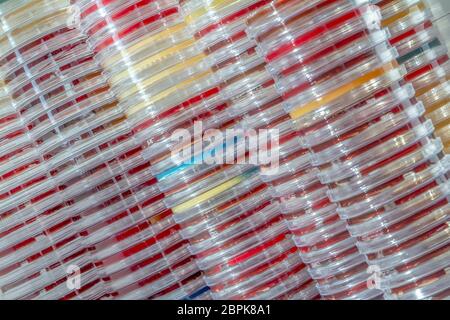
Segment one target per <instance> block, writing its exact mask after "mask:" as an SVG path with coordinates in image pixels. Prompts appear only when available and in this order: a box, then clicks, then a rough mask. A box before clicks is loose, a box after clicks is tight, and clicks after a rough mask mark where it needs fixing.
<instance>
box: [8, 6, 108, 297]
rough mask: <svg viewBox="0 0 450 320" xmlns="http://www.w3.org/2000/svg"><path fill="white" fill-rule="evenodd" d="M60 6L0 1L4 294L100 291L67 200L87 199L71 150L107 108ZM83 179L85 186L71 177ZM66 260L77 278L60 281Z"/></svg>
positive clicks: (73, 206)
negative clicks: (71, 282) (78, 280)
mask: <svg viewBox="0 0 450 320" xmlns="http://www.w3.org/2000/svg"><path fill="white" fill-rule="evenodd" d="M68 8H69V3H68V1H6V2H2V3H1V5H0V23H1V24H0V27H1V28H0V46H1V50H0V52H1V57H0V73H1V82H2V91H3V93H2V106H1V108H2V124H1V140H0V141H1V145H2V148H1V163H0V171H1V174H0V175H1V180H0V188H1V192H0V193H1V196H0V198H1V201H0V203H1V205H0V217H1V218H0V230H1V231H0V234H1V236H0V247H1V248H0V252H1V253H0V256H1V262H0V269H1V271H0V274H1V276H0V278H1V280H0V288H1V291H0V292H1V296H2V297H5V298H8V299H20V298H26V299H31V298H37V299H39V298H75V297H78V298H98V297H99V296H101V295H103V294H104V288H103V285H102V281H101V277H100V275H99V272H98V270H97V268H96V266H95V265H94V264H93V259H92V256H91V253H90V249H89V248H88V247H86V246H85V245H84V239H83V235H82V234H81V231H82V230H81V228H80V221H81V215H82V211H81V210H77V206H78V204H79V203H81V202H82V200H83V196H84V197H85V198H86V200H90V201H89V206H92V205H94V204H93V202H92V200H93V199H92V198H89V197H88V196H86V194H85V193H86V191H88V190H89V189H91V188H89V183H90V182H91V181H90V180H89V179H88V178H87V177H86V180H85V177H84V172H83V170H82V162H83V161H84V158H83V157H82V153H79V152H77V151H76V150H77V149H78V148H79V146H81V145H82V143H83V142H84V141H86V142H87V143H89V142H90V139H89V138H90V137H91V136H92V135H93V133H92V130H93V129H94V128H97V127H101V126H102V125H106V124H107V123H108V122H109V121H111V120H112V119H115V118H116V117H117V115H115V114H114V113H111V112H110V111H109V109H110V108H108V106H109V105H110V103H111V101H112V100H111V98H112V97H111V96H109V95H108V92H107V90H104V88H103V87H104V82H103V81H102V77H101V75H100V72H99V67H98V66H97V65H96V64H95V63H94V62H93V59H92V55H91V54H90V51H89V50H88V49H87V47H86V45H85V43H84V37H83V36H82V35H81V34H80V32H78V31H76V30H73V29H70V28H68V27H67V20H68V17H69V14H68ZM92 101H95V102H97V103H96V104H94V103H93V102H92ZM94 110H95V111H94ZM94 112H98V114H99V116H98V117H92V116H91V117H89V115H90V114H92V115H93V114H94ZM77 142H79V144H78V143H77ZM84 180H85V181H86V184H85V185H86V188H85V185H84V184H81V183H80V184H78V185H76V186H74V184H76V183H78V182H80V181H84ZM72 186H74V187H72ZM80 187H81V189H80ZM71 266H74V267H73V268H71ZM68 269H74V271H77V273H78V275H79V277H81V279H82V281H81V283H80V286H77V287H74V288H71V287H69V286H68V284H67V283H66V282H67V278H68V275H69V274H68V271H67V270H68Z"/></svg>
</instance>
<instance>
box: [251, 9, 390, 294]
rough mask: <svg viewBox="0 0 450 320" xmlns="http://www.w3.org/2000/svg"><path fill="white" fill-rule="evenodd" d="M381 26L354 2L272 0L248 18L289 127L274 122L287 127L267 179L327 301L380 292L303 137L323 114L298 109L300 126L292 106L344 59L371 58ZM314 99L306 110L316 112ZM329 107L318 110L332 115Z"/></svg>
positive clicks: (314, 89)
mask: <svg viewBox="0 0 450 320" xmlns="http://www.w3.org/2000/svg"><path fill="white" fill-rule="evenodd" d="M378 24H379V18H378V16H377V15H376V11H374V9H373V8H371V7H369V6H355V5H354V4H353V3H352V2H350V1H283V2H274V3H272V4H271V5H270V6H267V7H266V8H264V9H262V10H261V11H260V12H258V13H256V14H255V15H254V16H252V17H251V18H250V19H249V21H248V32H249V34H250V35H251V36H252V37H253V38H254V39H255V40H256V41H257V42H258V52H259V54H260V55H261V56H263V57H264V58H265V60H266V62H267V69H268V70H269V71H270V73H271V74H272V75H273V77H274V79H275V84H276V88H277V90H278V93H279V94H280V96H281V100H282V101H281V102H280V105H281V107H282V108H284V116H283V117H280V118H279V119H280V120H281V119H282V120H281V121H280V120H279V121H278V123H282V124H283V125H282V126H280V124H278V123H277V122H275V123H276V125H277V127H278V128H279V130H280V132H285V134H284V135H281V134H280V136H281V137H282V138H281V140H280V145H281V147H280V170H279V172H278V174H276V175H270V176H267V177H266V178H265V179H266V180H269V181H270V184H271V189H272V194H273V196H274V197H276V198H278V199H279V201H280V206H281V208H282V211H283V213H284V215H285V219H286V221H287V223H288V225H289V228H290V229H291V230H292V233H293V235H294V240H295V242H296V244H297V246H298V247H299V249H300V254H301V257H302V259H303V261H304V262H305V263H306V264H308V268H309V272H310V274H311V276H312V277H313V278H314V279H315V280H316V281H317V288H318V290H319V292H320V294H321V296H322V297H323V298H324V299H375V298H380V296H381V291H380V290H378V289H377V288H374V287H372V286H371V283H370V281H368V280H370V279H369V276H370V274H368V272H367V270H368V265H367V263H366V261H365V258H364V256H363V255H362V254H360V253H359V251H358V249H357V247H356V239H355V238H354V237H352V236H351V235H350V234H349V232H348V231H347V228H346V223H345V221H343V220H341V219H340V217H339V215H338V212H337V205H336V204H335V203H333V202H332V201H330V199H329V198H328V195H327V191H328V187H327V186H326V185H325V184H324V183H322V182H321V181H320V180H319V177H318V175H319V173H320V170H319V168H318V167H317V166H315V165H314V162H313V157H312V153H311V150H309V146H308V145H307V144H305V143H303V140H304V135H305V133H304V132H303V131H302V129H303V128H308V127H311V128H316V127H318V126H317V124H318V123H319V115H315V114H313V115H312V116H311V117H309V118H305V117H301V115H299V116H298V117H296V118H299V117H300V120H303V121H305V123H304V124H300V123H298V120H297V121H295V120H292V119H291V118H294V117H293V115H292V112H291V110H290V108H289V105H292V104H296V103H297V101H298V103H300V102H301V101H304V102H307V101H308V97H307V96H306V95H303V96H302V93H303V92H305V93H310V94H311V95H310V96H309V99H310V100H312V101H314V100H315V97H314V95H315V94H316V92H317V93H318V92H319V90H320V89H321V87H320V86H319V85H314V82H313V81H314V80H315V79H317V80H316V81H317V82H316V83H317V84H322V83H326V82H327V81H328V80H330V79H333V73H332V71H333V69H335V70H336V71H335V74H338V73H339V71H342V70H343V69H344V68H341V69H342V70H339V68H338V67H337V66H339V64H344V63H345V61H346V60H352V58H356V56H357V55H358V54H359V55H363V54H365V53H367V59H369V58H370V57H371V56H370V55H369V54H370V52H373V51H375V47H376V46H377V43H378V42H381V41H382V40H383V39H385V38H386V37H385V35H384V34H383V33H382V32H380V31H378V30H372V29H374V28H375V29H376V28H377V26H378ZM372 56H374V54H372ZM363 58H364V57H363ZM356 62H357V61H356ZM317 103H318V101H317ZM313 104H314V102H312V103H311V107H308V106H306V108H304V109H302V112H304V113H305V114H308V110H311V111H313V110H314V107H313ZM337 107H342V102H341V101H338V102H337V103H336V104H335V105H333V109H336V108H337ZM277 108H279V107H277ZM308 108H309V109H308ZM330 109H331V108H330ZM323 111H324V112H323V113H321V114H320V116H324V115H326V110H323ZM269 113H270V114H274V112H273V111H269ZM278 113H279V114H280V115H282V114H283V113H282V112H281V111H279V112H278ZM289 113H291V114H289ZM265 118H267V116H265V115H263V116H262V119H265ZM314 141H316V140H314Z"/></svg>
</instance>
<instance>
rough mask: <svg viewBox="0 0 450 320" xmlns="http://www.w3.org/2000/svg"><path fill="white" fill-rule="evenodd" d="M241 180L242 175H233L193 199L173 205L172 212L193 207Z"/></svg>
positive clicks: (242, 179)
mask: <svg viewBox="0 0 450 320" xmlns="http://www.w3.org/2000/svg"><path fill="white" fill-rule="evenodd" d="M242 181H244V177H243V176H238V177H235V178H233V179H231V180H228V181H227V182H225V183H223V184H221V185H219V186H217V187H215V188H212V189H210V190H208V191H206V192H205V193H202V194H201V195H200V196H198V197H196V198H193V199H191V200H189V201H186V202H184V203H182V204H179V205H177V206H175V207H174V208H173V209H172V212H173V213H175V214H177V213H182V212H184V211H186V210H189V209H191V208H193V207H195V206H196V205H199V204H201V203H202V202H205V201H207V200H209V199H211V198H213V197H215V196H217V195H219V194H221V193H222V192H225V191H227V190H228V189H230V188H232V187H234V186H236V185H238V184H239V183H241V182H242Z"/></svg>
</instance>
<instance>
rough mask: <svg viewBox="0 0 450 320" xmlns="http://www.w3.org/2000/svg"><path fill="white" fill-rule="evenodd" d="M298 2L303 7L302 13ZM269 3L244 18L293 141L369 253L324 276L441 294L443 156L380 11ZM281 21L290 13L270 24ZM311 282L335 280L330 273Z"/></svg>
mask: <svg viewBox="0 0 450 320" xmlns="http://www.w3.org/2000/svg"><path fill="white" fill-rule="evenodd" d="M361 2H364V1H361ZM293 6H298V7H299V8H300V9H301V11H302V12H303V14H301V15H300V16H299V17H300V19H299V20H294V19H293V18H292V12H293V11H294V10H292V8H293ZM269 12H270V14H271V15H272V17H273V18H272V19H269V18H268V16H266V17H264V18H259V19H258V18H255V19H254V21H252V20H250V21H249V29H250V32H251V33H253V35H254V36H255V39H257V40H258V41H259V46H260V48H261V49H260V50H261V51H260V52H262V53H263V54H264V56H265V59H266V61H267V62H268V64H269V68H270V69H271V71H272V73H273V74H274V76H275V78H276V82H277V88H278V89H279V91H280V93H281V95H282V96H283V99H284V102H283V105H284V108H285V110H286V111H287V112H289V114H290V116H291V117H292V119H293V125H294V128H295V129H296V130H297V131H298V132H299V135H300V137H299V140H300V144H301V145H302V146H303V147H304V148H307V149H308V150H309V151H310V156H311V163H312V165H313V166H314V167H315V168H317V169H318V171H319V172H318V177H319V179H320V181H321V182H322V183H323V184H326V185H327V186H328V188H329V190H328V191H327V194H328V197H329V199H330V200H331V202H332V203H334V204H337V209H336V210H337V213H338V214H339V216H340V218H341V219H343V220H345V221H346V223H347V230H348V233H349V234H350V235H351V236H352V237H353V239H354V240H355V241H356V244H357V247H358V250H359V251H360V252H361V253H362V254H364V255H365V258H366V261H367V263H368V264H369V268H366V267H364V265H363V264H361V265H359V266H356V267H352V268H351V269H350V270H349V271H348V272H345V273H344V274H343V275H342V276H340V275H339V274H335V275H334V276H331V277H330V279H333V280H335V281H338V283H339V282H342V283H345V282H347V281H348V283H353V284H357V283H358V281H360V280H358V279H363V278H364V277H363V274H364V273H365V274H366V275H367V273H368V272H369V273H372V276H371V278H370V279H369V280H370V281H369V282H368V283H366V284H367V285H368V287H369V288H370V287H372V288H375V289H378V288H379V289H382V290H383V292H384V297H385V298H403V299H408V298H409V299H411V298H432V297H441V296H442V295H445V294H446V292H447V291H448V275H447V272H446V271H445V270H446V269H447V264H448V258H447V252H446V249H447V247H448V244H447V243H448V240H449V237H448V231H449V229H448V204H447V200H448V196H449V184H448V181H447V179H446V174H447V172H448V169H449V159H448V157H444V156H443V155H442V150H443V144H442V142H441V141H440V140H439V139H436V138H435V137H434V135H433V134H434V127H433V124H432V123H431V121H429V120H425V118H423V114H424V113H425V108H424V106H423V104H422V103H421V102H417V100H416V99H415V97H414V89H415V88H414V85H415V83H414V84H413V85H411V84H409V83H408V82H407V81H405V80H408V69H407V66H400V65H399V63H398V61H397V60H398V57H399V55H398V51H397V50H396V49H394V48H392V47H391V46H390V44H389V41H390V42H392V38H391V39H390V40H389V38H390V36H391V34H390V33H392V30H390V31H387V30H386V29H380V28H379V27H378V26H379V20H380V19H381V11H379V10H378V9H377V8H376V7H374V6H370V5H365V4H361V5H360V6H359V7H354V5H353V4H351V3H350V1H309V2H303V1H301V2H298V1H295V2H292V6H290V4H289V1H287V2H283V3H281V4H278V3H276V4H274V5H272V6H271V8H270V10H269ZM311 17H314V19H311ZM359 17H360V18H359ZM358 18H359V19H358ZM274 21H276V22H274ZM278 21H285V23H284V24H283V25H282V26H280V27H278V29H274V27H273V26H272V25H273V24H277V23H279V22H278ZM358 21H359V22H358ZM384 21H386V20H384ZM266 30H272V31H271V32H270V33H268V37H261V34H263V35H264V33H265V32H267V31H266ZM318 44H319V45H318ZM416 89H417V88H416ZM330 219H333V218H332V217H330ZM325 241H327V240H325ZM318 285H319V286H320V287H322V288H323V289H325V290H331V291H333V290H334V289H335V288H336V287H335V283H333V282H331V281H329V279H324V281H322V280H318ZM364 286H365V285H363V284H362V283H361V287H364ZM361 287H359V288H360V289H361ZM356 288H358V286H356ZM375 289H374V290H375ZM364 290H367V289H364ZM370 291H371V290H368V291H366V292H370ZM351 292H352V293H353V292H354V291H351ZM321 293H322V292H321ZM342 297H343V296H342V295H341V294H337V295H334V296H333V298H342Z"/></svg>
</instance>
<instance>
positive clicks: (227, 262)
mask: <svg viewBox="0 0 450 320" xmlns="http://www.w3.org/2000/svg"><path fill="white" fill-rule="evenodd" d="M267 3H268V1H254V0H251V1H213V2H210V1H182V2H181V6H182V9H183V13H184V15H185V21H186V23H187V24H188V26H189V30H190V32H191V34H192V35H193V37H194V38H195V39H196V44H197V47H198V48H199V49H200V50H201V52H203V54H204V55H205V60H204V61H205V63H206V64H207V65H208V66H209V68H210V70H212V76H213V77H214V81H216V83H217V87H218V88H219V93H218V97H219V101H220V104H221V105H222V106H223V107H222V109H221V110H219V112H218V113H217V114H215V115H214V117H213V118H212V123H211V124H206V128H216V129H219V130H222V131H223V130H226V129H229V128H239V127H240V123H241V121H242V119H243V117H244V116H245V115H246V114H247V111H249V110H250V109H252V108H255V107H257V106H262V105H266V104H268V103H271V102H272V101H274V100H276V99H278V98H279V97H278V95H277V93H276V91H275V90H274V87H273V79H272V78H271V76H270V74H269V73H267V71H266V70H265V63H264V60H263V59H261V58H260V57H259V56H258V55H257V54H256V51H255V47H256V43H255V42H254V41H253V40H251V39H250V38H248V37H247V34H246V32H245V29H246V24H245V21H246V18H247V16H248V15H249V14H251V13H252V12H253V11H255V10H257V9H258V8H260V7H262V6H264V5H266V4H267ZM214 126H215V127H214ZM230 145H233V146H234V145H236V149H238V150H244V151H243V153H245V152H246V151H248V150H247V149H246V147H245V136H240V135H239V134H237V135H236V136H233V137H231V138H228V137H226V139H225V142H224V143H220V144H218V145H215V146H214V145H213V146H211V147H215V148H214V151H216V150H217V151H218V152H220V153H223V154H226V153H227V152H229V150H230V148H229V147H230ZM240 146H242V148H240ZM206 152H207V153H208V154H209V153H211V152H210V151H208V150H207V151H206ZM232 154H233V155H234V156H235V157H232V158H233V159H234V160H237V159H238V158H239V156H243V154H239V152H237V154H234V151H232ZM244 158H245V155H244ZM233 159H232V160H233ZM222 160H224V159H222ZM223 162H225V161H223ZM199 170H201V171H199ZM190 171H192V172H193V171H199V172H201V175H197V177H196V178H195V179H192V178H190V177H189V175H188V174H190ZM180 173H182V174H183V176H179V175H178V173H177V174H175V175H173V174H172V176H171V177H165V179H161V180H160V185H161V187H162V188H163V189H169V188H170V189H171V190H172V192H176V194H174V195H173V196H170V197H168V199H167V200H168V201H170V202H171V201H172V199H173V200H175V201H176V202H173V203H168V205H169V206H170V207H172V208H173V211H174V213H175V220H176V221H177V222H179V223H180V225H181V228H182V231H181V232H182V234H183V237H185V238H186V239H189V241H190V247H189V248H190V250H191V252H192V253H193V254H194V255H195V257H196V260H197V264H198V265H199V267H200V269H202V270H203V272H204V275H205V281H206V283H207V284H208V285H209V286H210V287H211V292H212V296H213V297H214V298H216V299H277V298H281V297H284V298H285V299H311V298H314V297H316V296H317V291H316V289H315V286H314V283H313V282H312V281H311V279H310V277H309V275H308V273H307V270H306V267H305V265H304V264H303V263H302V261H301V260H300V258H299V256H298V252H297V250H298V249H297V248H296V246H295V244H294V243H293V242H292V240H291V239H290V234H289V231H288V228H287V227H286V224H285V223H284V221H283V219H282V216H281V213H280V210H279V206H278V204H277V203H276V202H273V201H272V197H271V195H270V192H269V190H268V188H267V185H266V184H265V183H264V182H263V181H261V179H260V174H259V168H257V167H255V166H254V165H253V164H250V163H247V162H245V161H244V163H242V164H239V163H238V164H235V163H233V162H231V163H225V164H214V165H197V166H191V167H190V168H189V169H187V170H183V171H180ZM180 181H183V188H184V190H181V189H180V188H179V187H177V188H173V186H169V185H168V184H167V183H177V184H180ZM184 181H188V184H187V188H186V187H184ZM177 190H179V191H177ZM197 190H198V191H197Z"/></svg>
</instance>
